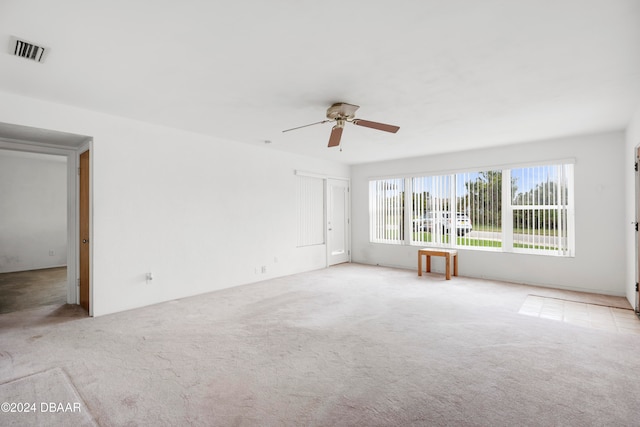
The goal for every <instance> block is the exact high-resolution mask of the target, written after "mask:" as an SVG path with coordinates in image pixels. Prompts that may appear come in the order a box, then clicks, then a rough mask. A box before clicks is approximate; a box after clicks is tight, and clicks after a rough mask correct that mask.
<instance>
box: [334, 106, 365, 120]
mask: <svg viewBox="0 0 640 427" xmlns="http://www.w3.org/2000/svg"><path fill="white" fill-rule="evenodd" d="M358 108H360V106H359V105H353V104H347V103H345V102H337V103H335V104H333V105H332V106H331V107H329V108H327V118H328V119H330V120H337V119H343V120H353V119H354V118H355V117H356V111H357V110H358Z"/></svg>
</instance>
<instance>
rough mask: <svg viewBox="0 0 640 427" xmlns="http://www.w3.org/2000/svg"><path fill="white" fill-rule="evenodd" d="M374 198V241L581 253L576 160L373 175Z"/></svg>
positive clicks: (501, 249) (370, 189) (505, 250)
mask: <svg viewBox="0 0 640 427" xmlns="http://www.w3.org/2000/svg"><path fill="white" fill-rule="evenodd" d="M405 188H406V189H407V191H406V193H405ZM369 195H370V196H369V200H370V209H369V212H370V240H371V241H372V242H377V243H393V244H416V245H427V244H428V245H430V246H443V247H458V248H465V249H483V250H493V251H503V252H520V253H536V254H548V255H561V256H572V255H573V241H574V238H573V234H574V225H573V164H571V163H568V162H565V163H559V164H552V165H541V166H529V167H521V168H513V169H487V170H481V171H473V172H465V173H458V174H448V175H436V176H419V177H406V178H394V179H383V180H373V181H370V183H369ZM409 227H410V228H411V233H404V230H405V229H409Z"/></svg>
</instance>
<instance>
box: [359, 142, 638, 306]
mask: <svg viewBox="0 0 640 427" xmlns="http://www.w3.org/2000/svg"><path fill="white" fill-rule="evenodd" d="M425 143H429V142H425ZM624 146H625V142H624V134H623V133H621V132H617V133H604V134H597V135H585V136H577V137H571V138H563V139H557V140H550V141H537V142H532V143H526V144H515V145H511V146H504V147H497V148H492V149H485V150H477V151H466V152H459V153H451V154H446V155H438V156H429V157H420V158H413V159H405V160H397V161H388V162H381V163H372V164H365V165H357V166H353V167H352V177H351V179H352V181H351V182H352V204H353V211H352V212H353V215H352V218H353V229H352V230H353V237H352V239H353V240H352V242H353V247H352V254H353V260H354V261H355V262H362V263H368V264H380V265H387V266H397V267H404V268H412V269H416V268H417V249H418V247H413V246H412V247H408V246H396V245H384V244H374V243H370V242H369V236H368V224H369V218H368V180H369V179H370V178H375V177H383V176H394V175H403V174H414V173H426V174H430V173H439V172H450V171H456V170H460V169H466V168H476V167H477V168H480V169H481V168H484V167H491V166H502V165H508V164H514V163H523V162H538V161H539V162H546V161H549V160H560V159H567V158H573V159H575V210H576V255H575V257H573V258H560V257H551V256H542V255H523V254H511V253H497V252H487V251H477V250H475V251H474V250H460V251H459V260H460V265H459V272H460V275H463V276H472V277H479V278H491V279H496V280H505V281H511V282H516V283H527V284H537V285H543V286H551V287H558V288H566V289H575V290H582V291H588V292H597V293H605V294H611V295H625V292H626V288H625V264H626V258H625V256H626V253H625V247H624V244H623V243H622V242H624V239H625V230H626V226H625V224H624V221H625V215H624V208H623V207H624V206H625V191H624V176H625V174H624V171H623V170H624V169H623V167H624V166H625V165H627V163H628V162H626V163H625V159H624V156H623V154H624ZM627 166H628V165H627ZM441 261H442V260H441V259H437V260H436V261H435V262H434V264H435V271H440V272H442V271H443V270H444V263H443V262H441Z"/></svg>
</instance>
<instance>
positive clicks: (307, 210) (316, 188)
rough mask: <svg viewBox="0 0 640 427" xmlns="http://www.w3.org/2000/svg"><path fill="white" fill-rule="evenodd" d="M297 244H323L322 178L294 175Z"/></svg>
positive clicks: (299, 245)
mask: <svg viewBox="0 0 640 427" xmlns="http://www.w3.org/2000/svg"><path fill="white" fill-rule="evenodd" d="M296 180H297V182H296V184H297V185H296V205H297V234H298V241H297V246H298V247H301V246H311V245H322V244H324V180H323V179H321V178H315V177H309V176H302V175H298V176H296Z"/></svg>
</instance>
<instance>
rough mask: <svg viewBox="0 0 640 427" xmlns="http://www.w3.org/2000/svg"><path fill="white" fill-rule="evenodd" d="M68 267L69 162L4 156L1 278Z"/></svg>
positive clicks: (0, 160)
mask: <svg viewBox="0 0 640 427" xmlns="http://www.w3.org/2000/svg"><path fill="white" fill-rule="evenodd" d="M66 263H67V162H66V158H65V157H62V156H50V155H41V154H30V153H18V152H12V151H7V150H0V273H7V272H12V271H25V270H36V269H41V268H50V267H60V266H64V265H66Z"/></svg>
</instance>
